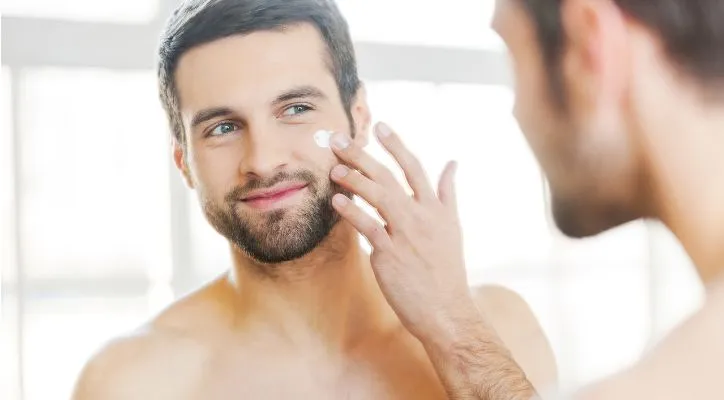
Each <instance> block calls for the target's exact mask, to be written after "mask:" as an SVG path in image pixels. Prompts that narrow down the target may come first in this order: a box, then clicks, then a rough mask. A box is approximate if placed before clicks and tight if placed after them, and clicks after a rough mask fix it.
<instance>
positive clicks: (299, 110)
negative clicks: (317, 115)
mask: <svg viewBox="0 0 724 400" xmlns="http://www.w3.org/2000/svg"><path fill="white" fill-rule="evenodd" d="M311 109H312V107H309V106H305V105H304V104H295V105H293V106H291V107H288V108H287V109H285V110H284V112H283V113H282V115H284V116H285V117H291V116H294V115H298V114H304V113H305V112H307V111H309V110H311Z"/></svg>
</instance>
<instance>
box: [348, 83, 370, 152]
mask: <svg viewBox="0 0 724 400" xmlns="http://www.w3.org/2000/svg"><path fill="white" fill-rule="evenodd" d="M351 111H352V123H353V124H354V127H355V137H354V141H355V143H356V144H357V145H358V146H360V147H364V146H366V145H367V143H368V142H369V134H370V126H371V125H372V114H371V113H370V108H369V106H368V105H367V89H366V88H365V86H364V83H360V86H359V88H358V89H357V94H356V95H355V98H354V101H353V102H352V109H351Z"/></svg>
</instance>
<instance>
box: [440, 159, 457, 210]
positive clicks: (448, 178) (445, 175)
mask: <svg viewBox="0 0 724 400" xmlns="http://www.w3.org/2000/svg"><path fill="white" fill-rule="evenodd" d="M457 169H458V163H457V162H456V161H450V162H448V163H447V165H445V169H444V170H443V171H442V175H441V176H440V182H439V183H438V189H437V196H438V198H439V199H440V202H441V203H442V204H444V205H445V206H446V207H448V208H450V209H451V210H453V211H455V212H457V194H456V192H455V175H456V172H457Z"/></svg>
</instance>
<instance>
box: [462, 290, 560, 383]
mask: <svg viewBox="0 0 724 400" xmlns="http://www.w3.org/2000/svg"><path fill="white" fill-rule="evenodd" d="M472 293H473V297H474V299H475V302H476V304H477V306H478V308H479V309H480V311H481V312H482V313H483V314H484V315H485V317H486V318H487V320H488V321H490V323H491V324H492V325H493V327H494V328H495V330H496V332H497V333H498V335H499V336H500V338H501V339H502V340H503V342H504V343H505V345H506V346H508V348H509V349H510V351H511V353H512V354H513V358H515V360H516V362H518V364H520V366H521V367H522V368H523V370H524V371H525V373H526V375H528V379H529V380H530V381H531V382H532V383H533V385H534V386H535V387H536V388H537V389H538V390H541V391H542V390H548V389H549V388H551V387H555V386H556V385H557V381H558V368H557V364H556V360H555V355H554V353H553V349H552V347H551V345H550V342H549V341H548V338H547V336H546V334H545V332H544V331H543V328H542V327H541V325H540V323H539V322H538V319H537V318H536V316H535V314H534V313H533V310H532V309H531V307H530V305H529V304H528V303H527V302H526V301H525V299H523V297H521V296H520V295H519V294H518V293H516V292H514V291H512V290H510V289H507V288H505V287H503V286H499V285H481V286H477V287H474V288H472Z"/></svg>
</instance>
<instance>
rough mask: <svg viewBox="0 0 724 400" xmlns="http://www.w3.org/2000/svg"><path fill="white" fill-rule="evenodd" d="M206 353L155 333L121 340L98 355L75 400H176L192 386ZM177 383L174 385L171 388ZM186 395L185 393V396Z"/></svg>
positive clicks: (88, 367)
mask: <svg viewBox="0 0 724 400" xmlns="http://www.w3.org/2000/svg"><path fill="white" fill-rule="evenodd" d="M202 359H203V351H201V349H200V348H199V347H198V346H193V345H192V344H191V343H190V342H189V341H188V340H184V339H182V338H179V337H176V336H175V335H172V334H168V333H165V332H158V331H154V330H143V331H139V332H137V333H134V334H132V335H128V336H125V337H121V338H117V339H114V340H112V341H111V342H109V343H107V344H106V345H105V346H103V347H102V348H101V349H99V350H98V351H97V352H96V354H94V355H93V356H92V357H91V359H90V360H89V361H88V363H87V364H86V365H85V367H84V368H83V370H82V372H81V375H80V377H79V379H78V381H77V383H76V386H75V390H74V393H73V400H87V399H96V400H131V399H147V398H154V399H159V400H163V399H173V398H182V397H181V396H179V395H178V394H179V392H178V390H179V389H181V387H180V386H179V385H180V384H183V383H191V381H189V380H188V379H184V378H191V377H193V376H194V374H195V373H200V371H194V370H193V369H196V368H197V367H195V366H196V365H199V364H197V362H199V361H202ZM171 383H173V384H171ZM181 393H183V392H181Z"/></svg>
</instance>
